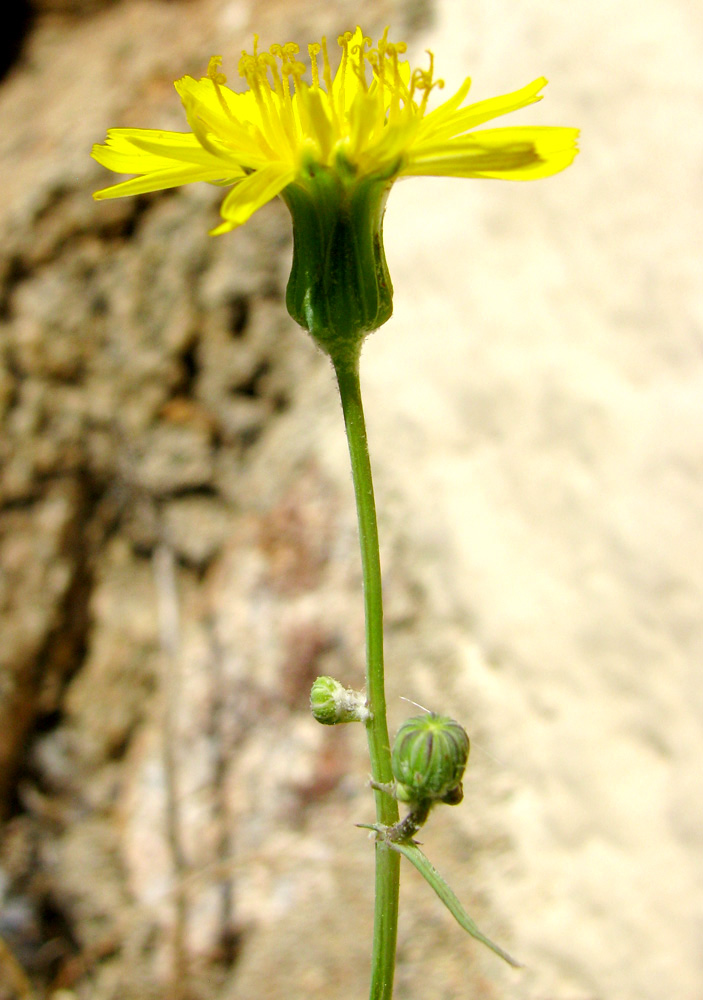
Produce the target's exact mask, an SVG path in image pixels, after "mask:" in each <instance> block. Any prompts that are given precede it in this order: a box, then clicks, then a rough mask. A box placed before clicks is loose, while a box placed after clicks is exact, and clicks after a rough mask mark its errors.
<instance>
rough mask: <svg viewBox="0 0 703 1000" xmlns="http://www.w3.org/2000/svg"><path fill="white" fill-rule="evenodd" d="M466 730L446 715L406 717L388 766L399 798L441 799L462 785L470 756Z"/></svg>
mask: <svg viewBox="0 0 703 1000" xmlns="http://www.w3.org/2000/svg"><path fill="white" fill-rule="evenodd" d="M469 748H470V744H469V737H468V736H467V735H466V730H465V729H464V728H463V727H462V726H460V725H459V723H458V722H455V721H454V719H450V718H448V717H447V716H445V715H435V714H434V713H432V712H428V713H426V714H425V715H416V716H413V717H412V718H411V719H406V721H405V722H404V723H403V725H402V726H401V727H400V729H399V730H398V732H397V734H396V737H395V741H394V743H393V751H392V755H391V766H392V768H393V777H394V778H395V779H396V781H397V782H398V785H399V786H400V788H399V792H400V793H401V794H400V795H399V798H400V797H401V795H402V797H403V798H407V799H408V800H409V801H421V800H423V799H443V798H445V797H446V796H451V794H452V793H453V792H454V790H455V789H457V788H458V787H459V786H460V785H461V779H462V777H463V775H464V771H465V769H466V764H467V761H468V759H469Z"/></svg>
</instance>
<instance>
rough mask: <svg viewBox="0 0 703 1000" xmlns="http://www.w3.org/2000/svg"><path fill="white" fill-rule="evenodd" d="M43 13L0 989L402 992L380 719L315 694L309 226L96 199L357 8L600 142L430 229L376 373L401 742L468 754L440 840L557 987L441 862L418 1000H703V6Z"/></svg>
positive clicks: (376, 441)
mask: <svg viewBox="0 0 703 1000" xmlns="http://www.w3.org/2000/svg"><path fill="white" fill-rule="evenodd" d="M36 8H37V14H36V16H35V18H34V21H33V23H32V26H31V32H30V34H29V35H28V36H27V38H26V39H25V40H24V43H23V46H22V50H21V56H20V58H19V60H18V61H17V62H16V63H15V65H14V66H13V68H12V69H11V70H10V72H9V74H8V75H7V76H6V78H5V79H4V81H3V82H2V84H0V121H1V122H2V128H1V129H0V158H1V160H2V163H3V167H4V169H3V178H4V180H3V185H2V187H0V230H1V231H2V243H1V244H0V246H2V251H1V253H0V319H1V322H2V329H1V331H0V419H1V420H2V428H3V432H2V436H0V634H2V637H3V641H2V648H0V810H2V815H3V819H4V823H3V828H2V831H1V832H0V938H1V939H2V941H3V942H4V943H5V944H6V946H7V949H8V953H7V956H6V957H5V958H2V955H0V996H2V997H5V996H7V997H8V998H14V997H15V996H21V995H23V991H24V995H26V989H27V987H28V983H30V982H31V984H32V987H33V989H34V990H35V991H36V993H37V994H38V995H41V996H52V995H54V996H55V997H56V998H57V1000H59V998H61V1000H67V996H75V997H78V998H83V997H85V998H88V997H91V998H98V1000H108V998H112V997H115V998H116V997H119V998H120V1000H128V998H130V997H135V998H136V997H139V998H143V997H149V996H154V997H157V996H159V997H161V996H165V995H168V996H171V995H173V996H174V997H176V998H186V997H187V998H191V997H196V998H200V997H203V998H206V997H217V998H220V997H221V998H229V997H231V998H234V997H236V998H237V1000H255V998H256V1000H259V998H261V997H270V998H279V997H286V998H292V1000H295V998H297V997H301V998H302V997H306V998H315V997H329V996H331V995H333V996H335V997H338V998H340V1000H344V998H346V997H349V998H352V997H359V996H363V995H364V993H365V991H366V989H367V980H368V955H369V944H370V942H369V936H370V919H371V891H372V888H371V887H372V852H371V849H370V845H369V843H368V841H367V839H366V838H365V836H364V835H363V833H360V832H359V831H355V830H354V827H353V824H354V823H355V822H359V821H365V820H368V819H369V818H370V815H371V803H370V801H369V797H368V793H367V791H366V789H365V787H364V781H365V775H366V771H367V768H368V764H367V760H366V756H365V748H364V745H363V734H362V733H361V732H360V731H358V729H357V727H339V729H334V730H328V729H324V728H323V727H319V726H316V725H315V724H314V722H313V721H312V720H311V719H310V717H309V715H308V712H307V697H308V691H309V685H310V682H311V680H312V679H313V678H314V676H316V675H317V674H318V673H331V674H334V675H336V676H338V677H340V679H342V680H343V681H344V682H345V683H346V684H349V685H360V684H361V683H362V681H363V665H362V663H363V618H362V608H361V600H360V577H359V565H358V555H357V542H356V536H355V528H356V525H355V515H354V510H353V503H352V495H351V488H350V482H349V474H348V471H347V456H346V446H345V443H344V439H343V434H342V428H341V418H340V415H339V412H338V404H337V401H336V399H335V394H334V387H333V384H332V381H331V378H330V373H329V371H328V368H327V365H326V363H325V362H324V360H323V359H322V358H320V356H319V355H318V354H316V352H315V350H314V349H313V348H312V346H311V345H310V343H309V342H308V341H307V339H306V338H305V337H304V336H303V335H302V334H301V333H300V331H298V330H297V329H296V328H295V327H294V326H293V324H292V323H291V321H290V320H289V319H288V317H287V315H286V313H285V310H284V308H283V305H282V292H283V288H284V284H285V279H286V268H287V263H288V259H289V239H290V237H289V222H288V219H287V217H286V213H285V211H284V209H283V208H282V206H281V205H279V204H275V205H271V206H269V207H267V208H266V209H265V210H264V211H262V212H261V213H259V214H258V215H257V216H255V217H254V218H253V219H252V220H251V222H250V223H249V224H248V225H247V226H246V227H245V228H244V229H242V230H240V231H239V232H237V233H235V234H232V235H230V236H227V237H223V238H219V239H216V240H212V239H210V238H209V237H208V236H207V230H208V228H210V227H211V225H212V224H213V223H214V222H215V220H216V219H217V205H218V202H219V199H220V197H221V193H220V192H219V191H217V190H216V189H210V188H207V187H204V186H203V187H199V186H196V187H193V188H187V189H184V190H181V191H178V192H174V193H164V194H161V195H155V196H150V197H144V198H141V199H136V200H126V201H116V202H106V203H101V204H100V205H96V204H95V203H93V202H92V200H91V199H90V191H91V190H93V189H94V188H95V187H97V186H99V185H100V184H101V183H102V182H103V181H104V175H103V173H102V172H101V171H100V169H99V168H98V167H97V166H96V165H95V164H93V163H92V161H90V160H89V158H88V156H87V152H88V150H89V148H90V145H91V143H92V142H94V141H100V140H101V139H102V137H103V135H104V131H105V128H106V127H108V126H111V125H127V124H129V125H143V126H145V127H164V128H176V129H178V128H183V127H184V126H183V121H182V117H181V112H180V108H179V104H178V102H177V100H176V98H175V95H174V94H173V90H172V80H173V78H174V77H175V76H178V75H181V74H182V73H185V72H192V73H195V74H198V73H200V72H202V70H203V68H204V66H205V65H206V62H207V59H208V57H209V56H210V55H211V54H212V53H213V52H222V53H223V55H226V53H228V52H229V53H235V54H236V53H238V51H239V50H240V49H241V48H242V47H243V46H245V45H248V44H250V39H251V35H252V34H253V32H254V31H257V32H258V33H260V34H261V36H262V38H263V39H265V40H267V41H269V40H274V39H281V38H282V37H283V36H285V37H295V38H299V39H305V38H308V37H309V38H314V37H317V36H319V34H321V33H322V32H328V33H329V34H330V35H332V36H333V35H335V34H336V33H337V32H338V31H339V30H340V28H341V27H346V26H347V25H348V24H351V23H353V22H355V21H356V20H360V21H362V23H363V24H364V26H365V28H366V29H367V30H369V32H370V33H374V32H375V31H376V30H377V29H378V27H379V26H380V27H382V25H383V23H385V22H386V21H389V22H390V23H391V24H392V25H393V29H394V32H395V33H396V34H398V35H400V36H403V35H405V36H406V37H408V38H409V41H410V43H411V47H412V48H413V50H414V54H415V55H416V57H417V58H418V59H419V58H421V56H420V53H421V52H422V50H423V49H424V48H425V47H426V46H430V47H431V48H432V49H433V50H434V51H435V54H436V57H437V67H438V72H439V73H440V74H441V75H442V76H444V77H445V79H446V81H447V88H448V90H449V89H451V87H453V86H457V85H458V83H459V82H460V81H461V79H462V78H463V76H464V75H465V74H466V72H467V71H470V72H471V73H472V75H473V77H474V80H475V84H474V89H475V94H476V99H477V100H478V99H481V98H483V97H486V96H490V95H491V94H494V93H499V92H501V91H505V90H509V89H514V88H516V87H518V86H521V85H523V84H524V83H526V82H527V81H528V80H530V79H533V78H534V77H536V76H539V75H540V74H542V73H545V75H547V76H548V77H549V78H550V79H551V81H552V82H551V85H550V87H549V88H548V89H547V101H546V103H545V104H544V105H542V106H539V107H536V108H535V107H533V108H532V109H528V111H529V112H530V113H528V112H523V113H521V116H520V118H521V120H522V121H524V122H535V123H540V124H575V125H580V126H582V128H583V142H582V145H583V152H582V154H581V156H580V157H579V159H578V161H577V163H576V165H575V166H574V167H573V168H572V169H571V170H570V171H568V172H566V173H565V174H563V175H561V176H560V177H558V178H554V179H552V180H550V181H547V182H544V183H541V184H535V185H502V184H489V183H480V184H479V183H473V182H458V181H439V180H428V181H419V180H418V181H413V182H412V183H408V184H407V185H406V184H399V185H398V187H397V189H396V190H394V191H393V193H392V196H391V199H390V202H389V209H388V213H387V221H386V241H387V250H388V256H389V262H390V266H391V272H392V274H393V280H394V285H395V287H396V307H395V308H396V312H395V316H394V318H393V319H392V320H391V322H390V323H389V324H388V325H387V326H386V327H385V328H384V330H383V331H382V332H381V333H378V334H376V335H375V336H374V337H372V338H371V339H370V340H369V342H368V345H367V347H366V349H365V354H364V359H363V379H364V384H365V390H366V405H367V411H368V417H369V425H370V436H371V446H372V458H373V461H374V466H375V469H376V474H377V489H378V502H379V510H380V518H381V533H382V547H383V553H382V555H383V561H384V575H385V588H386V602H387V607H386V627H387V644H388V664H389V684H388V686H389V702H390V706H391V716H392V724H393V725H397V724H398V723H399V722H400V721H401V720H402V718H403V717H404V716H405V715H406V714H408V713H407V711H406V710H407V705H405V704H404V703H403V702H402V701H401V700H400V697H401V696H405V697H410V698H413V699H414V700H417V701H418V702H420V703H422V704H427V705H429V706H430V707H431V708H433V709H435V710H437V711H441V712H448V713H450V714H452V715H454V716H456V717H457V718H459V719H461V721H462V722H463V723H464V724H465V725H466V726H467V728H468V729H469V731H470V733H471V736H472V741H473V749H472V759H471V762H470V766H469V771H468V772H467V779H466V782H465V793H466V798H465V801H464V803H463V804H462V806H460V807H459V808H457V809H453V810H451V811H450V810H446V813H445V814H439V813H438V814H437V816H436V818H434V819H433V822H432V824H431V825H430V826H429V827H428V828H427V833H426V835H425V836H423V840H424V842H425V845H426V850H427V853H428V854H429V855H430V857H431V858H432V859H433V860H434V861H435V863H436V864H437V866H438V867H439V868H440V869H441V870H442V871H444V872H445V873H446V874H447V876H448V877H449V880H450V881H451V883H452V885H453V886H454V888H455V889H456V891H457V892H458V894H459V895H460V897H461V898H462V900H464V902H465V903H466V905H467V909H468V910H469V912H471V913H472V915H474V916H475V917H476V919H477V921H478V922H479V923H480V924H482V925H483V926H484V927H485V929H486V931H487V932H488V933H489V934H491V935H492V936H494V937H496V938H497V939H498V940H500V941H501V943H503V944H505V946H506V947H508V948H509V949H510V950H511V951H513V952H514V953H516V954H517V955H518V956H519V957H520V958H521V959H522V960H523V961H524V962H525V963H526V966H527V968H526V969H524V970H520V971H517V972H514V971H512V970H509V969H508V968H507V967H506V968H504V967H503V966H502V965H501V964H500V963H499V962H498V961H497V960H496V959H495V958H494V957H493V956H491V955H490V954H489V953H487V952H485V953H484V952H482V951H481V950H480V949H478V948H477V947H476V946H474V944H473V942H471V941H469V940H467V939H466V938H465V936H464V935H463V933H462V932H461V931H460V930H459V929H458V928H457V927H456V926H455V925H454V924H453V922H452V919H451V917H450V916H449V915H448V914H447V913H446V912H445V911H443V910H442V908H441V907H440V905H439V903H438V902H437V900H436V899H435V898H434V897H433V896H432V895H431V894H430V892H429V890H428V889H427V887H426V886H425V885H424V883H422V882H421V881H420V879H419V878H417V877H416V876H415V874H414V873H413V872H411V871H408V872H405V875H404V882H403V909H402V919H401V927H400V938H399V956H398V959H399V961H398V973H397V975H398V988H397V995H398V996H399V997H403V998H407V1000H414V998H418V1000H419V998H421V997H427V996H438V997H439V996H441V997H443V998H452V997H457V998H458V997H465V996H467V995H476V996H481V997H484V998H488V1000H490V998H491V997H496V998H497V997H520V998H529V1000H546V998H547V997H549V998H554V1000H557V998H558V1000H605V998H611V997H617V998H618V1000H660V998H661V997H664V996H675V997H677V1000H698V998H699V996H700V982H701V981H703V967H702V966H701V958H700V956H701V953H702V952H703V949H702V948H701V938H700V927H701V912H700V902H699V901H700V899H701V896H702V893H703V865H702V864H701V856H702V854H701V845H702V843H703V812H702V808H701V802H702V801H703V797H702V796H701V794H700V760H701V756H702V755H703V737H702V736H701V733H702V732H703V725H702V723H703V701H702V700H701V691H702V690H703V689H702V688H701V683H700V678H699V667H700V662H701V653H702V652H703V627H702V626H701V621H700V607H701V599H702V598H703V593H702V591H703V571H702V570H701V567H703V551H702V549H703V541H702V538H703V536H702V535H701V515H702V513H703V485H702V483H703V475H702V469H703V466H702V463H701V453H702V451H703V448H702V446H703V440H702V439H701V438H702V433H701V427H703V420H702V419H701V417H703V413H701V410H702V409H703V403H702V402H701V400H702V399H703V392H702V391H701V390H702V388H703V364H702V363H701V360H700V344H701V327H702V324H703V305H702V304H701V299H700V290H699V288H698V287H697V286H698V262H697V255H696V253H695V250H696V242H695V238H694V235H695V234H694V227H693V222H694V220H695V219H696V218H697V219H698V220H700V194H699V191H698V187H697V180H696V178H697V171H699V169H700V160H701V153H702V151H701V147H700V143H699V142H698V141H697V140H696V139H695V138H694V136H695V135H696V134H697V133H696V131H695V122H697V118H696V114H697V112H696V108H697V107H698V106H699V104H700V97H701V86H700V79H699V77H698V75H697V74H698V65H699V60H700V43H701V40H702V36H703V20H702V19H701V16H700V14H697V13H694V11H693V8H691V7H690V5H687V4H686V3H684V2H683V0H681V2H680V3H671V2H670V0H668V2H666V3H664V0H657V2H654V3H652V4H650V5H649V7H647V8H646V10H643V9H642V8H641V6H639V5H638V6H637V7H635V6H634V4H631V5H630V4H625V5H621V7H619V8H618V9H617V12H616V13H613V8H612V5H610V4H606V3H605V2H604V0H598V2H596V3H595V4H593V3H589V4H588V5H586V4H585V3H583V2H580V0H579V2H577V3H575V4H572V5H570V6H568V7H567V6H564V7H563V8H560V9H559V10H558V11H557V10H556V9H555V8H554V7H553V5H548V4H547V3H537V4H532V5H530V6H529V8H526V7H524V6H518V5H515V4H511V3H507V2H502V3H499V4H498V5H497V6H496V4H495V3H494V2H491V3H490V4H489V3H487V2H484V0H476V2H475V3H472V4H471V5H468V6H466V7H462V8H461V10H459V6H458V5H456V4H455V3H454V0H437V3H436V4H435V5H434V7H432V6H430V5H429V4H425V3H415V4H395V3H391V2H388V3H384V4H379V3H377V2H376V3H373V4H371V2H370V0H369V2H366V3H362V4H359V3H356V4H351V3H350V2H347V0H344V2H341V3H338V4H336V5H334V7H332V5H327V6H326V7H324V6H323V5H319V4H317V3H314V2H312V0H306V2H303V3H297V4H291V3H287V2H285V0H269V2H266V3H261V4H257V5H256V9H254V6H253V5H249V4H247V3H245V2H243V0H238V2H237V0H190V2H185V0H183V2H169V3H166V2H147V0H139V2H132V0H122V2H121V3H119V4H117V3H113V4H104V3H100V2H97V0H96V2H83V0H82V2H80V3H79V2H78V0H76V2H73V0H42V2H41V3H39V2H38V3H37V4H36ZM629 8H631V9H629ZM225 61H226V62H227V58H226V60H225ZM230 61H232V60H230ZM230 72H231V75H232V77H234V76H235V72H236V71H234V70H233V69H231V70H230ZM445 94H446V91H445ZM515 123H516V124H517V123H519V121H518V118H517V116H516V118H515ZM498 124H500V123H498ZM653 151H656V153H655V152H653ZM664 151H665V153H664ZM696 213H697V214H696ZM468 220H470V222H469V221H468ZM423 832H424V831H423ZM2 954H3V955H4V951H3V953H2ZM11 956H14V957H11ZM65 991H68V994H67V993H66V992H65Z"/></svg>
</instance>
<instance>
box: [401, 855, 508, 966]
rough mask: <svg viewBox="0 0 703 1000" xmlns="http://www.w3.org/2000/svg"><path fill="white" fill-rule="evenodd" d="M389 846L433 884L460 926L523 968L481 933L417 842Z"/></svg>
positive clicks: (492, 949)
mask: <svg viewBox="0 0 703 1000" xmlns="http://www.w3.org/2000/svg"><path fill="white" fill-rule="evenodd" d="M388 846H389V847H390V849H391V850H392V851H397V852H398V854H402V855H403V856H404V857H406V858H407V859H408V861H409V862H410V863H411V864H412V865H414V866H415V867H416V868H417V870H418V871H419V872H420V874H421V875H422V877H423V878H424V879H425V881H427V882H429V884H430V885H431V886H432V888H433V889H434V891H435V892H436V893H437V895H438V896H439V898H440V899H441V900H442V902H443V903H444V905H445V906H446V907H447V909H448V910H449V912H450V913H451V914H452V916H453V917H454V918H455V919H456V921H457V922H458V923H459V924H460V926H461V927H463V928H464V930H465V931H467V932H468V933H469V934H470V935H471V937H472V938H476V940H477V941H480V942H481V944H485V945H486V947H487V948H490V949H491V951H493V952H495V953H496V955H499V956H500V958H502V959H504V960H505V961H506V962H507V963H508V964H509V965H512V966H513V967H514V968H516V969H519V968H522V963H521V962H517V961H516V960H515V959H514V958H513V957H512V956H511V955H509V954H508V953H507V951H503V949H502V948H500V947H499V946H498V945H497V944H494V943H493V942H492V941H491V940H490V938H487V937H486V935H485V934H482V933H481V931H480V930H479V929H478V927H477V926H476V924H475V923H474V922H473V920H472V919H471V917H470V916H469V915H468V913H467V912H466V910H465V909H464V907H463V906H462V905H461V903H460V902H459V900H458V898H457V897H456V895H455V894H454V892H453V891H452V890H451V889H450V888H449V886H448V885H447V883H446V882H445V881H444V879H443V878H442V876H441V875H440V874H439V872H438V871H437V869H436V868H435V867H434V865H433V864H432V863H431V862H430V860H429V859H428V858H426V857H425V855H424V854H423V853H422V851H421V850H420V848H419V847H418V846H417V844H413V843H408V842H406V843H389V845H388Z"/></svg>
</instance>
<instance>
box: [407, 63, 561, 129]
mask: <svg viewBox="0 0 703 1000" xmlns="http://www.w3.org/2000/svg"><path fill="white" fill-rule="evenodd" d="M546 84H547V80H546V77H543V76H540V77H539V78H538V79H537V80H533V81H532V83H528V84H527V86H526V87H521V88H520V90H514V91H512V92H511V93H509V94H501V96H500V97H490V98H488V100H486V101H478V102H477V103H476V104H470V105H469V106H468V107H467V108H454V109H452V111H451V112H449V111H445V108H446V105H441V106H440V107H439V108H436V109H435V110H434V111H433V112H431V113H430V114H429V115H427V117H426V118H425V119H424V120H423V122H422V125H421V127H420V130H419V135H418V140H420V139H423V140H424V139H425V138H426V139H427V141H428V142H441V141H442V140H444V139H448V138H450V136H453V135H460V134H461V133H462V132H466V131H468V130H469V129H471V128H476V127H477V126H478V125H482V124H483V123H484V122H487V121H490V120H491V119H492V118H498V117H500V115H507V114H508V113H509V112H511V111H517V110H518V108H524V107H527V105H528V104H534V103H535V102H536V101H541V100H542V95H541V94H539V91H540V90H542V88H543V87H545V86H546ZM447 104H449V102H447Z"/></svg>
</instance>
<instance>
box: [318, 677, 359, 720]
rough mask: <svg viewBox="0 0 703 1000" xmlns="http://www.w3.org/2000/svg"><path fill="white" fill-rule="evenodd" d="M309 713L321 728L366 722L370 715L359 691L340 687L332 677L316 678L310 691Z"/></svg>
mask: <svg viewBox="0 0 703 1000" xmlns="http://www.w3.org/2000/svg"><path fill="white" fill-rule="evenodd" d="M310 711H311V712H312V714H313V717H314V718H315V719H317V721H318V722H321V723H322V725H323V726H334V725H336V724H337V723H338V722H366V720H367V719H369V718H370V715H371V713H370V712H369V710H368V708H367V707H366V697H365V695H364V694H362V692H361V691H353V690H352V689H351V688H345V687H342V685H341V684H340V683H339V681H336V680H335V679H334V677H318V678H317V680H316V681H315V682H314V684H313V686H312V690H311V691H310Z"/></svg>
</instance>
